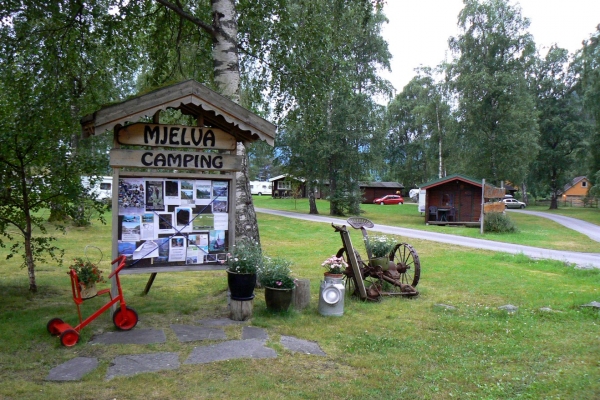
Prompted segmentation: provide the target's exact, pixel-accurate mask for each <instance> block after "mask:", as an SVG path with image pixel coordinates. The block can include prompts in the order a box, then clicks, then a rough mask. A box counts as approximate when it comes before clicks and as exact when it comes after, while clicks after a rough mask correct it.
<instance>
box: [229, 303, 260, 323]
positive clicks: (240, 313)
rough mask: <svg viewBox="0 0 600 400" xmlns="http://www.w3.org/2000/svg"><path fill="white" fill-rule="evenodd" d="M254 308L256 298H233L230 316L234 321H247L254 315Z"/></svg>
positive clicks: (230, 305)
mask: <svg viewBox="0 0 600 400" xmlns="http://www.w3.org/2000/svg"><path fill="white" fill-rule="evenodd" d="M253 308H254V299H252V300H244V301H240V300H233V299H232V300H231V303H230V304H229V310H230V311H231V313H230V316H229V318H231V319H232V320H233V321H246V320H248V319H250V317H252V309H253Z"/></svg>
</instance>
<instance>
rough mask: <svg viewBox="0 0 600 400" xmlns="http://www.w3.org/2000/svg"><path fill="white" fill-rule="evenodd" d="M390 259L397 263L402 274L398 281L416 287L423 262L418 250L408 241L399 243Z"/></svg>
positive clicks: (397, 267)
mask: <svg viewBox="0 0 600 400" xmlns="http://www.w3.org/2000/svg"><path fill="white" fill-rule="evenodd" d="M390 260H391V261H393V262H394V264H396V269H397V270H398V273H399V274H400V278H399V279H398V281H400V282H401V283H404V284H406V285H410V286H412V287H413V288H416V287H417V284H418V283H419V278H420V277H421V263H420V262H419V255H418V254H417V251H416V250H415V249H414V248H413V247H412V246H411V245H409V244H407V243H398V244H397V245H396V246H395V247H394V250H392V253H391V254H390Z"/></svg>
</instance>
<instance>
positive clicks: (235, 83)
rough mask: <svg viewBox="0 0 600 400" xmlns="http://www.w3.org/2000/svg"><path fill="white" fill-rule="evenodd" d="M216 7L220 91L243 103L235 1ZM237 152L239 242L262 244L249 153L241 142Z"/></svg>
mask: <svg viewBox="0 0 600 400" xmlns="http://www.w3.org/2000/svg"><path fill="white" fill-rule="evenodd" d="M212 10H213V28H214V30H215V34H214V37H215V39H214V44H213V50H212V54H213V70H214V80H215V85H216V87H217V90H218V91H219V93H221V94H222V95H223V96H225V97H228V98H229V99H231V100H232V101H234V102H236V103H239V102H240V68H239V59H238V52H237V41H236V38H237V20H236V12H235V0H212ZM236 154H237V155H239V156H241V157H242V170H241V171H240V172H238V173H236V181H237V186H236V188H235V190H236V205H235V217H236V224H235V226H236V228H235V234H236V241H239V240H241V239H250V240H252V241H254V242H256V243H259V244H260V237H259V233H258V222H257V221H256V212H255V211H254V204H253V203H252V194H251V192H250V182H249V179H248V155H247V154H246V147H245V146H244V144H243V143H241V142H238V144H237V149H236Z"/></svg>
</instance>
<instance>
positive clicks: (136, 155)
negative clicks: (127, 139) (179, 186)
mask: <svg viewBox="0 0 600 400" xmlns="http://www.w3.org/2000/svg"><path fill="white" fill-rule="evenodd" d="M110 166H111V167H113V168H119V167H137V168H162V169H184V170H197V171H240V170H241V169H242V158H241V156H236V155H232V154H220V153H202V152H194V151H165V150H123V149H112V150H111V151H110Z"/></svg>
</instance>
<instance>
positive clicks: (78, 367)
mask: <svg viewBox="0 0 600 400" xmlns="http://www.w3.org/2000/svg"><path fill="white" fill-rule="evenodd" d="M97 367H98V359H97V358H95V357H75V358H73V359H72V360H69V361H67V362H65V363H62V364H60V365H58V366H56V367H54V368H52V369H51V370H50V373H49V374H48V376H46V380H47V381H78V380H80V379H81V378H83V376H84V375H85V374H87V373H88V372H90V371H93V370H94V369H96V368H97Z"/></svg>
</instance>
